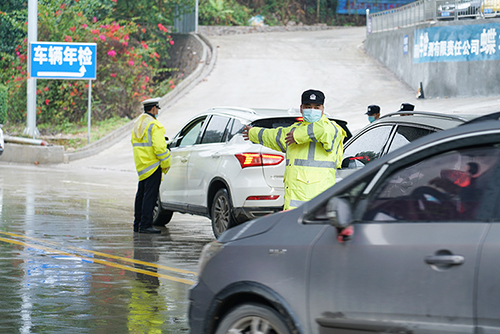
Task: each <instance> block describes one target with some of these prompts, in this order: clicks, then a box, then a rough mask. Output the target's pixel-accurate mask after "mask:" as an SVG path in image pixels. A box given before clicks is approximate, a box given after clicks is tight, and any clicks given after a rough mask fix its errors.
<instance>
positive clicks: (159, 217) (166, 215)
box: [153, 196, 174, 226]
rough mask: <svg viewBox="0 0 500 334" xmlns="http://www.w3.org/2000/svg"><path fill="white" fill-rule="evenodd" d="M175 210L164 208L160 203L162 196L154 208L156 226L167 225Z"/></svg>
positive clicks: (154, 223)
mask: <svg viewBox="0 0 500 334" xmlns="http://www.w3.org/2000/svg"><path fill="white" fill-rule="evenodd" d="M173 214H174V212H173V211H170V210H163V209H162V208H161V204H160V196H158V199H157V200H156V204H155V208H154V210H153V225H154V226H165V225H167V224H168V223H170V220H171V219H172V215H173Z"/></svg>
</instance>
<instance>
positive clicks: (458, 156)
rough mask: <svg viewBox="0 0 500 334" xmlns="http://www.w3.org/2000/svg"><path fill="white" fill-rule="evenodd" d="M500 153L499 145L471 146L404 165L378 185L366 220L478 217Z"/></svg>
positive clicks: (446, 219) (475, 218)
mask: <svg viewBox="0 0 500 334" xmlns="http://www.w3.org/2000/svg"><path fill="white" fill-rule="evenodd" d="M499 157H500V149H499V148H498V147H483V148H469V149H463V150H460V151H451V152H447V153H445V154H441V155H437V156H433V157H431V158H428V159H426V160H423V161H420V162H418V163H415V164H412V165H410V166H407V167H405V168H403V169H400V170H398V171H396V172H394V173H393V174H392V175H390V176H389V177H388V178H387V179H386V180H385V181H384V182H383V184H382V185H381V186H380V187H378V188H377V190H375V191H374V193H375V195H374V196H372V197H371V198H370V199H369V200H368V203H367V206H366V211H365V212H364V215H363V220H373V221H465V220H479V219H480V218H481V217H480V216H479V215H478V213H479V211H478V208H479V207H480V206H481V204H482V202H483V200H484V198H486V197H487V196H486V197H485V196H484V195H485V193H486V192H487V189H488V188H489V187H488V185H489V184H490V183H491V182H493V175H494V169H495V168H493V167H494V166H495V165H496V164H497V162H498V160H499Z"/></svg>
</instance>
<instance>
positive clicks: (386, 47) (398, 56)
mask: <svg viewBox="0 0 500 334" xmlns="http://www.w3.org/2000/svg"><path fill="white" fill-rule="evenodd" d="M499 22H500V19H487V20H459V21H451V22H450V21H444V22H440V21H438V22H434V23H432V22H428V23H425V24H420V25H417V26H414V27H410V28H401V29H398V30H392V31H387V32H377V33H372V34H368V35H367V38H366V41H365V43H364V44H365V50H366V52H367V53H368V54H369V55H370V56H372V57H373V58H375V59H377V60H378V61H380V62H381V63H382V64H384V65H385V66H386V67H387V68H389V69H390V70H391V71H392V72H393V73H394V74H395V75H396V76H397V77H398V78H400V79H401V80H402V81H404V82H406V83H407V84H408V85H409V86H410V87H411V88H413V89H414V90H415V92H417V89H418V88H419V85H420V82H422V86H423V90H424V94H425V97H431V98H436V97H470V96H495V95H500V84H499V79H498V78H500V60H488V61H459V62H428V63H413V52H414V50H413V45H414V44H415V41H414V31H415V30H416V29H425V28H430V27H445V26H450V25H462V26H467V25H471V24H487V23H499ZM405 36H408V39H409V41H408V45H409V48H408V53H406V54H404V53H403V40H404V37H405ZM497 47H498V45H497ZM496 52H500V50H498V48H497V50H496Z"/></svg>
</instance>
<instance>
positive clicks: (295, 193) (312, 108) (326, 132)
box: [243, 89, 346, 210]
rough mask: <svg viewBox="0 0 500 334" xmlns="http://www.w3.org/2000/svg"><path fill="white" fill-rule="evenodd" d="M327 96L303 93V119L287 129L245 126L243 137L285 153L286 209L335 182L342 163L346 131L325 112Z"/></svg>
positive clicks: (302, 201) (304, 200)
mask: <svg viewBox="0 0 500 334" xmlns="http://www.w3.org/2000/svg"><path fill="white" fill-rule="evenodd" d="M324 101H325V95H324V94H323V93H322V92H321V91H319V90H313V89H310V90H307V91H305V92H304V93H303V94H302V104H301V105H300V111H301V113H302V116H303V121H302V122H297V123H295V124H293V125H291V126H289V127H287V128H283V127H279V128H276V129H264V128H259V127H250V126H245V129H244V130H243V138H244V139H245V140H251V141H252V142H254V143H259V144H261V145H264V146H266V147H269V148H271V149H274V150H277V151H281V152H286V167H285V178H284V182H285V205H284V210H288V209H294V208H296V207H298V206H299V205H301V204H302V203H304V202H307V201H309V200H310V199H312V198H314V197H315V196H316V195H318V194H320V193H322V192H323V191H325V190H326V189H328V188H329V187H331V186H333V185H334V184H335V172H336V170H337V168H340V166H341V164H342V156H343V145H342V143H343V140H344V137H345V136H346V133H345V131H344V129H342V127H340V126H339V125H338V124H337V123H335V122H333V121H330V120H329V119H328V118H327V117H326V116H325V115H324V110H325V108H324Z"/></svg>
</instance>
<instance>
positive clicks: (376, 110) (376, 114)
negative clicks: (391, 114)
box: [365, 104, 380, 123]
mask: <svg viewBox="0 0 500 334" xmlns="http://www.w3.org/2000/svg"><path fill="white" fill-rule="evenodd" d="M367 109H368V110H367V111H366V114H365V115H368V121H369V122H370V123H372V122H374V121H376V120H377V119H379V118H380V107H379V106H377V105H375V104H372V105H369V106H368V108H367Z"/></svg>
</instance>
